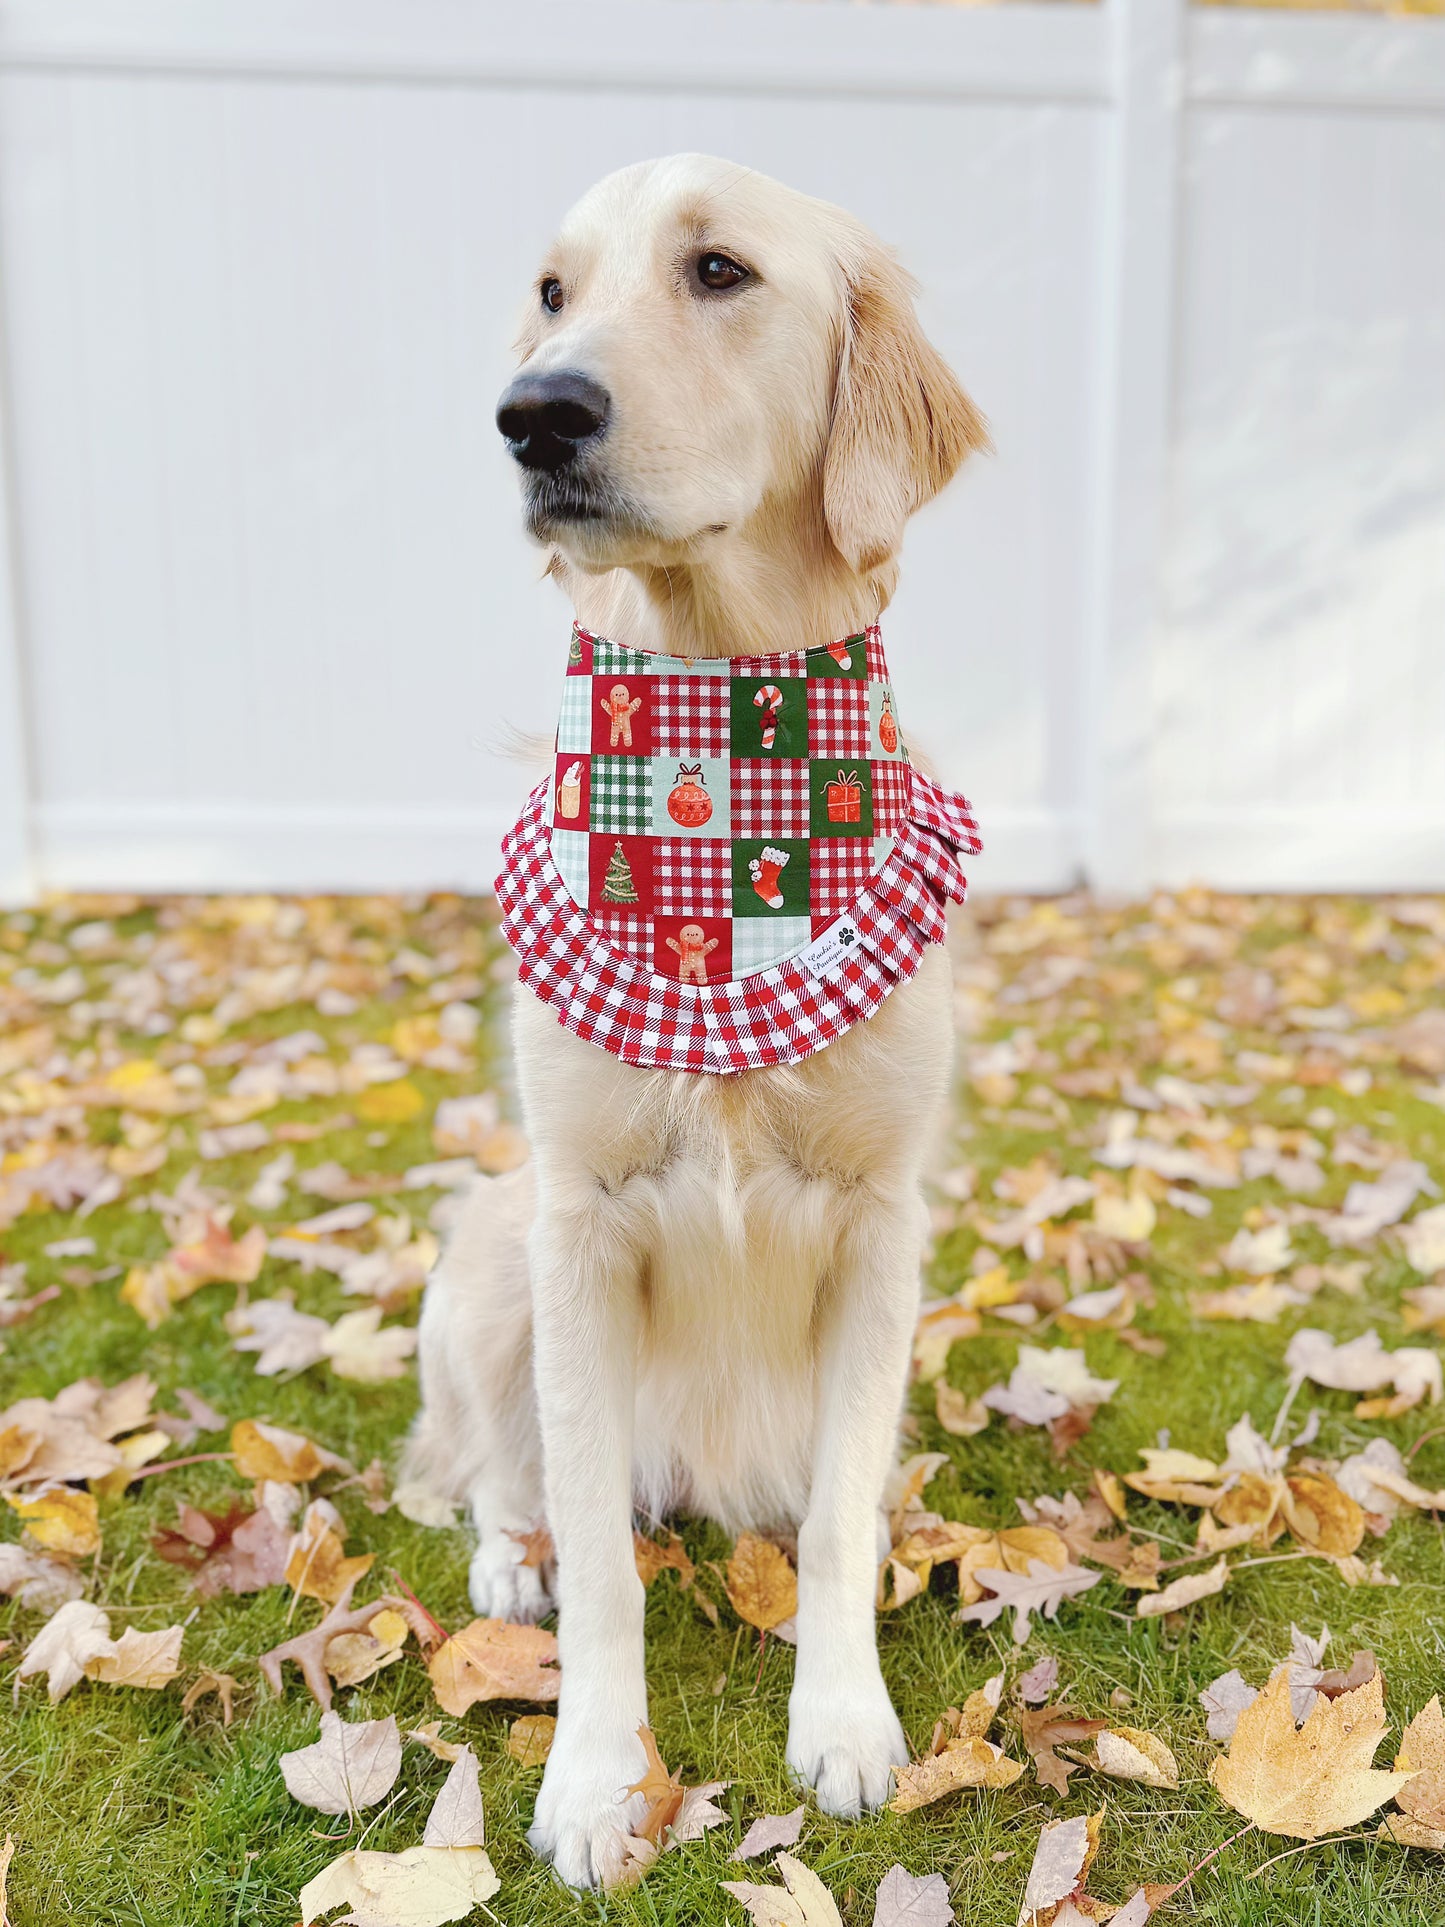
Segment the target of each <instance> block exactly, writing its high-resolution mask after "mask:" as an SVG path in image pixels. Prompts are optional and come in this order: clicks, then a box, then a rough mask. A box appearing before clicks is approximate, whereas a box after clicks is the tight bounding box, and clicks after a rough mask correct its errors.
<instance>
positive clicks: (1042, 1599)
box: [958, 1559, 1099, 1646]
mask: <svg viewBox="0 0 1445 1927" xmlns="http://www.w3.org/2000/svg"><path fill="white" fill-rule="evenodd" d="M974 1577H975V1578H976V1579H977V1580H978V1582H979V1584H980V1585H982V1586H987V1588H988V1589H989V1592H990V1593H991V1594H992V1595H993V1597H992V1598H989V1599H981V1600H979V1601H978V1602H977V1603H976V1604H974V1605H972V1606H965V1607H964V1608H963V1609H962V1611H961V1612H960V1613H959V1615H958V1617H959V1618H960V1619H963V1620H967V1621H970V1622H971V1623H973V1624H975V1625H979V1626H991V1625H992V1624H993V1622H994V1621H995V1620H996V1619H997V1618H998V1616H999V1614H1000V1613H1002V1612H1003V1610H1004V1608H1005V1607H1011V1608H1012V1609H1013V1616H1014V1622H1013V1636H1014V1640H1015V1642H1016V1643H1017V1644H1018V1645H1020V1646H1022V1645H1023V1644H1024V1643H1025V1641H1026V1640H1027V1639H1028V1637H1029V1634H1030V1633H1031V1632H1032V1630H1033V1627H1032V1622H1031V1619H1030V1615H1031V1614H1032V1613H1036V1612H1038V1613H1042V1614H1043V1616H1044V1617H1045V1619H1052V1618H1053V1617H1054V1616H1055V1614H1056V1613H1057V1612H1058V1610H1059V1607H1060V1605H1061V1604H1062V1603H1063V1601H1064V1600H1065V1599H1073V1598H1076V1597H1077V1596H1078V1595H1079V1594H1080V1593H1082V1592H1087V1591H1088V1590H1089V1588H1090V1587H1091V1586H1093V1585H1096V1584H1097V1583H1098V1579H1099V1575H1098V1573H1096V1572H1089V1571H1086V1569H1085V1568H1084V1567H1083V1566H1075V1565H1067V1566H1065V1567H1064V1568H1063V1569H1062V1571H1056V1570H1055V1569H1054V1568H1053V1567H1052V1566H1049V1565H1046V1564H1045V1562H1044V1561H1043V1560H1042V1559H1030V1560H1029V1562H1028V1570H1027V1571H1026V1572H1024V1573H1013V1572H1002V1571H998V1570H995V1569H990V1568H988V1567H985V1568H984V1569H983V1570H982V1571H980V1572H977V1573H975V1574H974Z"/></svg>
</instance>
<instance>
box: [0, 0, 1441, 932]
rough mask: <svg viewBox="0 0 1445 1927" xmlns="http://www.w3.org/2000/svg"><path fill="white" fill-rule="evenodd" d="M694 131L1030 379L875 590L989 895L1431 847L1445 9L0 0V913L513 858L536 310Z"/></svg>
mask: <svg viewBox="0 0 1445 1927" xmlns="http://www.w3.org/2000/svg"><path fill="white" fill-rule="evenodd" d="M680 148H702V149H707V150H711V151H714V152H719V153H724V154H727V155H730V156H732V157H734V158H736V159H738V160H741V161H745V162H748V163H751V164H754V165H756V166H758V167H761V168H763V169H765V170H766V171H768V172H771V173H774V174H777V175H779V176H781V177H782V178H783V179H785V180H787V181H790V182H792V183H794V184H795V185H797V186H799V187H801V188H803V189H805V190H808V191H810V192H813V193H817V194H821V195H824V196H826V197H828V198H830V199H833V200H837V201H841V202H843V203H845V204H846V205H848V206H849V207H851V208H853V209H855V210H856V211H857V212H858V213H859V214H860V215H862V216H863V217H864V218H865V219H867V220H869V221H870V222H872V223H873V225H874V226H876V227H877V228H878V229H879V230H880V232H882V233H883V234H884V235H885V236H886V237H887V238H888V239H889V240H891V241H892V242H894V243H895V244H896V245H897V246H898V247H899V249H900V250H901V252H902V254H903V256H904V258H905V260H906V261H907V262H908V264H909V265H910V267H912V268H913V270H914V271H915V272H916V273H917V275H918V276H919V278H920V279H921V280H922V282H923V284H924V287H925V289H926V298H925V310H926V320H927V322H928V325H929V326H930V328H931V330H932V331H933V333H934V335H935V337H936V338H937V340H938V341H939V343H940V345H941V346H942V348H943V349H944V351H945V352H946V354H947V355H948V356H949V358H950V359H951V360H952V361H953V363H954V365H955V366H956V367H957V368H958V369H959V370H960V371H961V373H962V374H963V376H964V378H965V380H966V382H967V383H968V385H969V386H970V388H971V389H972V390H973V392H974V393H975V395H976V397H977V399H978V400H979V402H980V404H981V405H982V406H983V407H984V409H985V410H986V412H987V413H988V414H989V416H990V418H991V421H992V423H993V427H994V431H995V436H996V440H997V443H998V451H999V452H998V454H997V456H996V457H995V458H994V459H993V460H991V461H989V462H987V463H982V462H980V463H976V464H974V465H972V467H971V470H970V471H969V472H968V473H967V474H966V476H965V477H964V478H963V479H962V480H961V481H960V483H959V484H958V485H957V486H956V487H955V488H954V489H953V490H952V491H950V493H949V494H948V495H947V496H946V497H945V498H944V500H943V501H942V502H941V503H939V504H937V505H935V507H934V508H933V509H932V510H930V511H929V512H928V513H927V514H926V515H925V516H923V517H922V518H920V521H919V523H918V525H917V526H916V528H915V529H914V531H913V533H912V535H911V536H910V540H909V545H908V553H907V559H906V569H905V585H904V589H903V591H902V593H901V595H900V597H899V600H898V602H897V604H896V605H895V611H894V614H893V616H892V619H891V624H890V630H889V634H890V653H891V655H892V658H893V662H894V666H895V671H896V673H897V674H898V678H899V683H900V688H901V694H902V704H901V707H902V713H903V716H904V720H905V723H907V722H908V721H909V720H910V719H911V720H913V721H914V725H915V730H916V731H917V732H918V733H920V734H921V735H922V737H923V739H924V740H925V741H926V742H927V743H928V744H929V745H930V747H931V749H932V751H933V753H934V755H935V757H936V758H937V760H938V761H939V762H940V763H941V765H942V767H943V770H944V773H945V774H946V775H947V776H948V777H950V778H951V779H953V780H954V781H956V782H957V783H958V785H959V786H960V787H962V788H964V789H966V790H967V791H968V793H969V794H970V795H971V796H972V798H973V799H974V801H975V804H976V806H977V808H978V811H979V815H980V817H981V819H982V822H983V825H984V831H985V836H986V839H987V844H988V850H987V854H986V856H985V858H984V859H982V860H981V861H980V862H979V864H978V865H977V869H976V879H977V883H978V885H979V886H980V887H981V888H984V889H1000V888H1025V889H1048V888H1055V887H1059V886H1063V885H1066V884H1068V883H1070V882H1072V881H1074V880H1076V879H1077V878H1079V877H1080V876H1085V877H1087V878H1089V879H1090V880H1091V881H1093V882H1095V883H1096V884H1098V885H1100V886H1101V887H1104V888H1107V889H1111V890H1117V889H1130V888H1137V887H1140V886H1143V885H1146V884H1148V883H1151V882H1156V881H1167V882H1178V881H1184V880H1187V879H1190V878H1196V877H1197V878H1200V879H1203V880H1205V881H1208V882H1213V883H1219V884H1224V885H1238V886H1243V887H1278V888H1285V889H1292V888H1307V887H1322V888H1324V887H1348V886H1358V887H1364V888H1397V887H1405V888H1416V887H1437V888H1438V887H1445V22H1441V21H1438V20H1428V19H1426V20H1415V21H1406V20H1388V19H1379V18H1359V17H1355V18H1347V17H1342V16H1340V15H1306V14H1297V13H1286V14H1281V13H1277V12H1271V13H1253V12H1246V11H1238V10H1235V9H1226V10H1216V9H1203V8H1192V7H1186V6H1185V5H1184V4H1183V0H1101V3H1100V4H1098V5H1093V6H1088V5H1050V4H1038V5H1030V4H1019V5H1010V6H1005V7H998V8H992V9H990V8H974V7H968V8H954V7H888V6H872V7H866V6H848V5H845V4H837V3H834V0H0V357H3V385H0V453H3V468H0V477H3V493H4V497H5V499H4V501H3V502H0V509H3V515H0V897H8V898H12V899H13V898H16V897H20V896H23V895H25V894H26V893H28V892H34V891H36V890H39V889H43V888H46V887H58V886H94V887H105V886H116V887H121V886H144V887H158V888H174V887H180V888H189V887H210V888H237V889H245V888H252V887H280V888H289V887H313V886H314V887H322V888H326V887H335V888H347V887H412V886H422V885H430V884H437V885H463V886H485V885H486V884H487V883H488V881H489V879H490V877H491V875H492V872H493V868H494V858H495V853H496V845H497V841H498V837H499V835H500V833H501V831H502V829H503V828H504V827H505V825H506V824H507V822H508V821H509V820H510V817H511V814H512V813H513V811H514V810H515V807H516V805H517V804H518V802H519V800H520V796H521V793H522V791H523V789H524V787H525V786H526V784H527V782H528V781H529V780H530V778H529V777H528V776H527V775H526V774H525V773H524V772H522V771H520V770H519V769H518V768H516V767H515V766H514V765H512V764H511V763H509V762H508V761H507V760H505V758H504V757H503V756H502V755H501V754H500V753H499V748H498V745H499V743H500V742H501V741H502V739H503V736H504V732H505V729H506V726H507V725H508V724H512V725H515V726H517V727H519V728H522V729H537V728H546V727H548V726H549V725H550V722H551V719H552V715H553V692H554V689H555V684H556V679H557V674H558V668H559V660H560V650H561V645H562V642H563V641H564V639H565V623H566V614H565V610H564V608H563V607H562V605H561V603H560V600H559V598H558V597H557V595H556V592H555V591H554V590H553V589H552V588H551V587H550V585H547V584H543V583H540V582H539V581H538V580H537V558H536V556H535V554H534V553H533V552H532V551H531V550H529V548H528V547H527V545H526V544H525V542H524V541H523V539H522V537H521V534H520V532H519V529H518V517H517V509H516V500H515V489H514V484H513V480H512V477H511V475H510V474H509V473H508V464H507V461H506V458H505V455H504V453H503V450H502V447H501V444H500V442H499V440H498V438H497V436H496V433H495V430H494V428H493V425H492V411H493V407H494V403H495V397H496V395H497V393H498V391H499V390H500V388H501V386H502V385H503V382H504V380H505V377H506V373H507V367H508V357H507V350H506V345H505V344H506V342H507V340H508V338H509V336H510V333H511V329H512V324H513V320H514V316H515V313H516V310H517V306H518V303H519V300H520V298H521V295H522V291H523V289H524V288H525V286H526V283H527V278H528V276H529V275H530V273H531V272H532V269H533V266H534V264H535V261H536V258H537V255H538V253H539V251H540V248H541V246H542V245H543V243H544V241H545V238H546V235H547V233H548V231H549V229H550V228H551V226H552V224H553V223H554V222H555V220H556V219H557V217H558V216H559V215H560V213H561V212H562V211H563V209H564V208H565V207H566V206H567V205H568V204H569V203H570V202H571V201H572V200H573V199H574V198H575V196H576V195H577V194H578V193H580V192H581V191H582V190H583V189H584V188H585V187H586V186H588V185H589V184H590V183H591V182H592V181H593V180H594V179H596V178H597V177H598V176H599V175H601V174H603V173H604V172H606V171H608V170H609V169H611V168H614V167H617V166H619V165H621V164H623V163H625V162H629V161H632V160H636V159H640V158H643V157H645V156H648V155H652V154H657V153H662V152H668V151H672V150H676V149H680ZM519 665H520V666H519Z"/></svg>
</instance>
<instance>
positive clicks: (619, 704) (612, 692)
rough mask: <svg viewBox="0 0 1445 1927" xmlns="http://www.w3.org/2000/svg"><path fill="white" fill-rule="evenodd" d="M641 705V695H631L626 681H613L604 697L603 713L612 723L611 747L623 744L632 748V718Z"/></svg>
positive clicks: (625, 747)
mask: <svg viewBox="0 0 1445 1927" xmlns="http://www.w3.org/2000/svg"><path fill="white" fill-rule="evenodd" d="M641 707H642V698H641V696H632V695H629V693H628V688H627V684H626V683H625V682H615V683H613V685H612V687H611V689H609V690H608V692H607V694H606V695H605V696H604V697H603V698H602V713H603V715H604V716H605V717H606V718H607V720H608V722H609V723H610V724H611V725H612V735H611V738H610V740H609V744H608V747H609V748H611V749H616V748H617V747H618V745H619V744H621V746H622V748H623V749H631V747H632V719H633V717H634V716H635V715H636V714H637V712H638V710H639V709H641Z"/></svg>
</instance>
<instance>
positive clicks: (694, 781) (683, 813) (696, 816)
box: [667, 763, 712, 830]
mask: <svg viewBox="0 0 1445 1927" xmlns="http://www.w3.org/2000/svg"><path fill="white" fill-rule="evenodd" d="M667 813H668V815H669V816H670V817H671V818H672V820H673V822H674V823H680V824H681V825H682V827H683V828H684V829H685V830H700V829H701V828H702V826H703V824H704V823H706V822H707V820H708V818H709V817H710V816H711V815H712V798H711V797H710V796H709V795H708V793H707V788H706V784H705V779H704V777H703V773H702V764H701V763H681V764H679V765H678V771H677V781H676V783H675V784H674V785H673V787H672V790H671V793H670V794H669V796H668V799H667Z"/></svg>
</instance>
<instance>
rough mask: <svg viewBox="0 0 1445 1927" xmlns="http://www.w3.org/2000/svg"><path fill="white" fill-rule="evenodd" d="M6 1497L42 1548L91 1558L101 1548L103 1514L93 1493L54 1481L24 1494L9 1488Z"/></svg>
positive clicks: (26, 1534)
mask: <svg viewBox="0 0 1445 1927" xmlns="http://www.w3.org/2000/svg"><path fill="white" fill-rule="evenodd" d="M5 1499H6V1503H7V1504H8V1505H9V1506H10V1507H11V1509H12V1510H13V1511H14V1512H16V1513H17V1514H18V1515H19V1517H20V1518H22V1519H23V1520H24V1521H25V1532H24V1537H25V1538H26V1539H27V1540H28V1541H29V1542H30V1544H31V1545H33V1546H36V1547H38V1548H39V1549H40V1550H41V1551H42V1552H52V1553H57V1554H59V1555H60V1557H62V1558H65V1559H88V1558H89V1557H90V1555H91V1554H92V1553H93V1552H99V1551H100V1514H99V1511H98V1509H97V1507H96V1503H95V1495H94V1494H93V1493H90V1492H78V1491H77V1490H76V1489H75V1487H74V1486H70V1485H50V1486H42V1487H41V1488H40V1489H39V1490H38V1491H36V1492H28V1493H24V1494H21V1495H17V1494H15V1493H13V1492H7V1493H6V1495H5Z"/></svg>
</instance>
